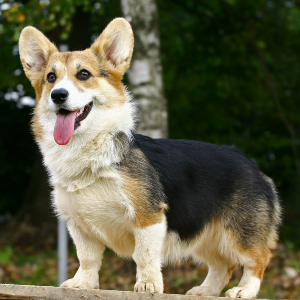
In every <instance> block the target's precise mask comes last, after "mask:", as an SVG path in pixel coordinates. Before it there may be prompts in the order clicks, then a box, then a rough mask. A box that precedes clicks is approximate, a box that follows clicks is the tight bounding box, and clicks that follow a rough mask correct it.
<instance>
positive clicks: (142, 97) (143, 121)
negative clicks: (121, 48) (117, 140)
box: [121, 0, 168, 138]
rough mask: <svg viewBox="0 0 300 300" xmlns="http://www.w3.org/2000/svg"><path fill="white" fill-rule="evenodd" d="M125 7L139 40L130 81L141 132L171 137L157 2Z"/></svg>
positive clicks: (126, 2) (135, 0)
mask: <svg viewBox="0 0 300 300" xmlns="http://www.w3.org/2000/svg"><path fill="white" fill-rule="evenodd" d="M121 6H122V10H123V14H124V16H125V18H126V20H127V21H128V22H130V23H131V26H132V29H133V33H134V38H135V42H134V51H133V57H132V62H131V67H130V69H129V70H128V80H129V86H130V89H131V91H132V93H133V95H134V99H135V101H136V103H137V105H138V108H139V122H138V124H137V132H138V133H141V134H145V135H148V136H151V137H153V138H161V137H167V135H168V125H167V102H166V99H165V97H164V94H163V81H162V66H161V62H160V56H159V54H160V52H159V48H160V43H159V30H158V27H159V26H158V12H157V6H156V3H155V0H121Z"/></svg>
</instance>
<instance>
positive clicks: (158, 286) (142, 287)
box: [134, 281, 164, 294]
mask: <svg viewBox="0 0 300 300" xmlns="http://www.w3.org/2000/svg"><path fill="white" fill-rule="evenodd" d="M134 291H135V292H140V293H141V292H148V293H151V294H154V293H163V291H164V287H163V284H162V283H159V282H144V281H138V282H137V283H136V284H135V285H134Z"/></svg>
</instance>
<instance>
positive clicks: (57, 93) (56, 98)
mask: <svg viewBox="0 0 300 300" xmlns="http://www.w3.org/2000/svg"><path fill="white" fill-rule="evenodd" d="M68 95H69V93H68V91H67V90H65V89H56V90H54V91H52V93H51V99H52V101H53V102H54V103H56V104H62V103H64V102H65V101H66V100H67V99H68Z"/></svg>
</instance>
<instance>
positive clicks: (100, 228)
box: [54, 176, 134, 256]
mask: <svg viewBox="0 0 300 300" xmlns="http://www.w3.org/2000/svg"><path fill="white" fill-rule="evenodd" d="M121 184H122V183H121V178H118V176H115V177H110V178H109V177H100V178H98V179H97V180H96V181H95V182H94V183H93V184H92V185H90V186H88V187H87V188H83V189H79V190H77V191H74V192H68V191H67V189H66V188H65V187H62V186H60V185H59V184H58V185H56V186H55V189H54V199H55V200H54V201H55V203H54V204H55V206H56V208H57V210H58V211H59V213H61V214H62V215H63V216H64V218H65V219H66V221H67V223H73V225H76V226H77V227H78V228H80V229H81V230H82V231H83V232H85V233H86V234H89V235H92V236H93V238H95V239H97V240H99V241H101V242H102V243H103V244H105V245H106V246H107V247H109V248H111V249H112V250H113V251H115V252H116V253H117V254H119V255H121V256H131V255H132V253H133V251H134V237H133V229H132V225H131V220H132V218H133V216H134V211H133V208H132V207H131V205H130V203H129V200H128V199H126V197H125V196H124V195H122V191H121Z"/></svg>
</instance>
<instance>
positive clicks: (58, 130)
mask: <svg viewBox="0 0 300 300" xmlns="http://www.w3.org/2000/svg"><path fill="white" fill-rule="evenodd" d="M92 106H93V102H90V103H89V104H87V105H86V106H85V107H84V108H82V109H81V110H76V111H69V110H66V109H60V110H59V111H58V112H57V119H56V123H55V127H54V139H55V141H56V143H57V144H59V145H66V144H67V143H68V142H69V141H70V139H71V137H72V135H73V132H74V130H75V129H77V128H78V127H79V126H80V122H81V121H83V120H84V119H85V118H86V117H87V116H88V114H89V113H90V112H91V109H92Z"/></svg>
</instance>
